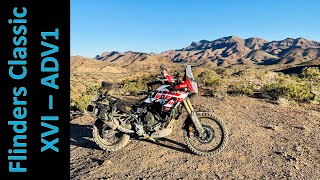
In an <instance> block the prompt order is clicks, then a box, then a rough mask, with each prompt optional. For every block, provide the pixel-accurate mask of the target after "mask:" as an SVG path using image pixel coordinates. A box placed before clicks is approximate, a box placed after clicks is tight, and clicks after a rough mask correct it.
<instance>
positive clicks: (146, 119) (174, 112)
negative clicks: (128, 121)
mask: <svg viewBox="0 0 320 180" xmlns="http://www.w3.org/2000/svg"><path fill="white" fill-rule="evenodd" d="M181 110H182V106H181V105H179V106H177V107H176V108H174V109H171V110H170V111H165V110H164V108H163V105H162V104H161V103H153V104H152V105H151V106H149V107H147V108H146V111H145V112H144V113H143V116H142V117H141V118H142V119H143V121H142V123H143V127H144V130H145V131H146V132H152V131H155V130H161V129H163V128H166V127H167V125H168V124H169V122H170V121H171V120H172V119H177V118H178V117H179V115H180V114H181Z"/></svg>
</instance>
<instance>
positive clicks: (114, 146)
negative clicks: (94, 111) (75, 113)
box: [92, 119, 130, 151]
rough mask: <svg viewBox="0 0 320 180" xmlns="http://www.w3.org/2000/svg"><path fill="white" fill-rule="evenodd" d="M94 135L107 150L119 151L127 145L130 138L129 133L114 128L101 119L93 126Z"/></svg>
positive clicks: (102, 147) (99, 144)
mask: <svg viewBox="0 0 320 180" xmlns="http://www.w3.org/2000/svg"><path fill="white" fill-rule="evenodd" d="M92 136H93V140H94V141H95V142H96V144H97V145H98V146H99V147H100V148H101V149H103V150H106V151H118V150H120V149H122V148H123V147H124V146H126V145H127V144H128V142H129V140H130V136H129V135H128V134H124V133H122V132H120V131H118V130H112V129H111V128H110V127H109V126H107V125H106V124H104V123H103V121H101V120H99V119H98V120H97V121H96V122H95V124H94V126H93V130H92Z"/></svg>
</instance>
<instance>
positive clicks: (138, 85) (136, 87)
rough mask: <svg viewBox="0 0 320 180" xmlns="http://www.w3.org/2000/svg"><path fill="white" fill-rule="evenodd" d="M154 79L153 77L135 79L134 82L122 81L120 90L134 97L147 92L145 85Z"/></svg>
mask: <svg viewBox="0 0 320 180" xmlns="http://www.w3.org/2000/svg"><path fill="white" fill-rule="evenodd" d="M153 79H154V77H153V76H145V77H137V78H136V79H134V80H124V81H122V83H121V85H122V89H123V91H124V92H125V93H130V94H133V95H136V94H138V93H140V92H144V91H146V90H147V83H148V82H150V81H152V80H153Z"/></svg>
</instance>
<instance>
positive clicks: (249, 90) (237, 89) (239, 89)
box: [227, 82, 254, 96]
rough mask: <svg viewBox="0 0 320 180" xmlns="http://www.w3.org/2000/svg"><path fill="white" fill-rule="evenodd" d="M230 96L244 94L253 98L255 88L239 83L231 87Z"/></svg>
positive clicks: (229, 89) (229, 88)
mask: <svg viewBox="0 0 320 180" xmlns="http://www.w3.org/2000/svg"><path fill="white" fill-rule="evenodd" d="M227 92H228V94H243V95H249V96H252V95H253V94H254V88H253V85H252V84H249V83H246V82H237V83H234V84H231V85H229V87H228V91H227Z"/></svg>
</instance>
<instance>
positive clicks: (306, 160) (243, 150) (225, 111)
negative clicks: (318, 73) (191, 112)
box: [70, 96, 320, 180]
mask: <svg viewBox="0 0 320 180" xmlns="http://www.w3.org/2000/svg"><path fill="white" fill-rule="evenodd" d="M192 101H193V103H194V104H195V105H196V107H201V106H205V107H208V108H209V109H210V110H211V111H213V112H214V113H215V114H216V115H218V116H219V117H220V118H221V119H223V120H224V121H225V123H226V125H227V127H228V130H229V141H228V144H227V146H226V148H225V149H224V150H223V151H222V152H221V153H220V154H217V155H216V156H214V157H200V156H197V155H194V154H192V153H191V152H190V151H189V150H188V149H187V148H186V145H185V143H184V141H183V138H182V131H181V123H182V120H183V118H184V117H185V114H184V115H183V116H182V117H180V119H179V123H176V126H175V131H174V132H173V133H172V134H171V135H170V136H169V137H167V138H162V139H159V140H158V141H157V142H150V141H146V140H136V139H132V140H131V142H130V143H129V144H128V145H127V146H126V147H125V148H123V149H122V150H120V151H118V152H112V153H107V152H104V151H102V150H101V149H99V148H98V147H97V146H96V145H95V143H94V142H93V140H92V135H91V131H92V125H93V122H94V120H95V119H94V118H92V117H90V116H82V117H78V118H76V119H73V120H72V121H71V122H70V123H71V139H70V141H71V159H70V162H71V169H70V173H71V177H72V178H74V179H119V178H120V179H136V178H140V179H142V178H146V179H313V180H317V179H319V178H320V147H319V142H320V112H319V110H318V111H316V109H310V108H309V107H308V106H305V107H304V106H299V105H294V104H288V105H279V104H274V103H271V102H268V101H265V100H257V99H253V98H249V97H227V98H225V99H224V100H221V99H217V98H208V97H202V96H198V97H195V98H194V99H193V100H192Z"/></svg>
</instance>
